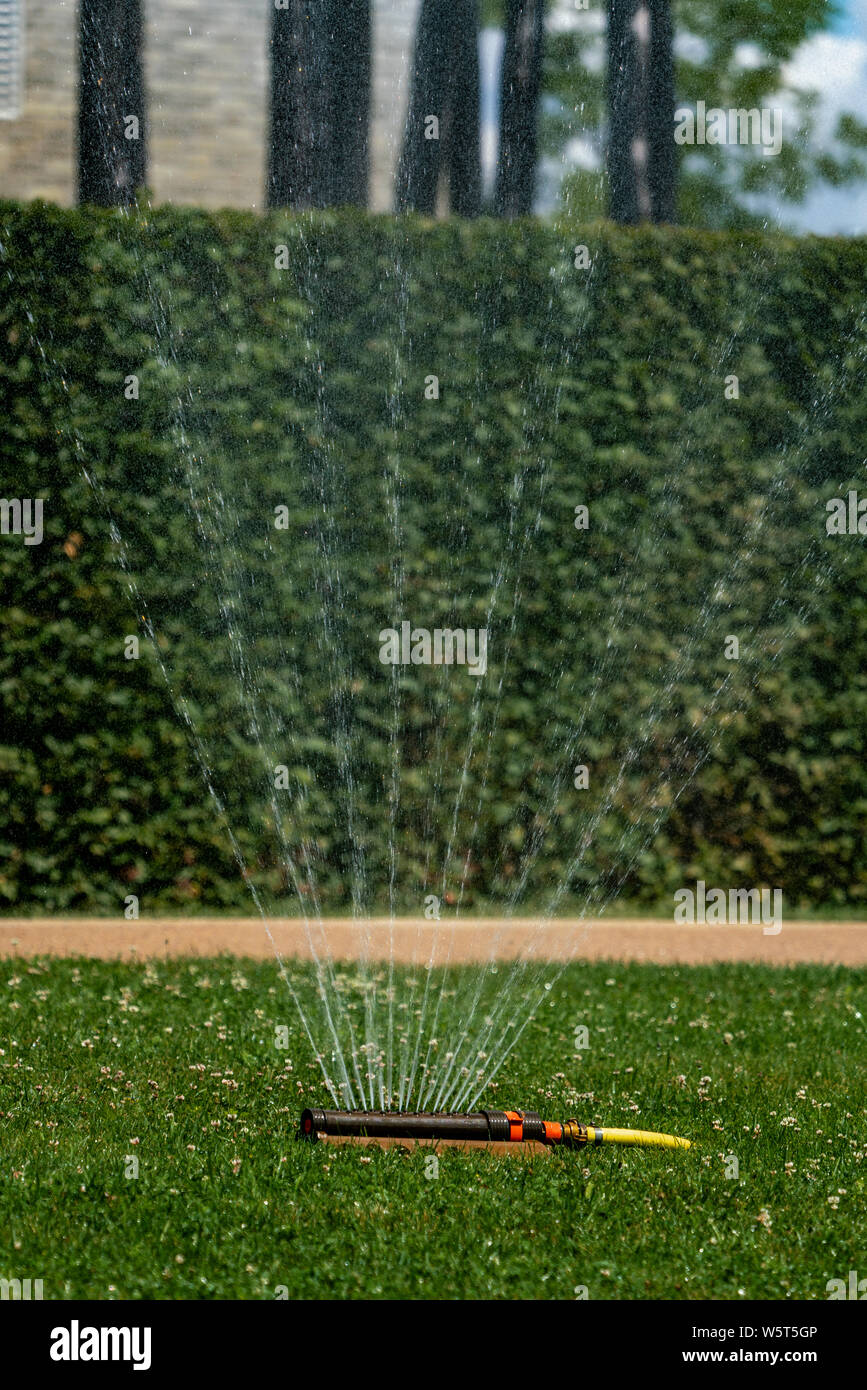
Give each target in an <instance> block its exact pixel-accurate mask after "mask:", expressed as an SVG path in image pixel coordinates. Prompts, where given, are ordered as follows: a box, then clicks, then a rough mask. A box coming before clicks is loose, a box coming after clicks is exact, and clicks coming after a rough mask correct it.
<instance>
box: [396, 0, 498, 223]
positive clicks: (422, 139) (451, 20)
mask: <svg viewBox="0 0 867 1390" xmlns="http://www.w3.org/2000/svg"><path fill="white" fill-rule="evenodd" d="M430 117H436V120H437V122H438V124H439V130H438V138H435V137H433V136H432V133H431V129H430V121H429V119H428V118H430ZM479 122H480V115H479V40H478V9H477V5H476V0H422V7H421V14H420V16H419V22H418V33H417V35H416V45H415V56H414V60H413V75H412V85H411V90H410V99H409V110H408V112H407V121H406V134H405V136H404V145H403V151H402V153H401V158H400V163H399V165H398V172H397V198H396V202H397V208H398V211H399V212H405V211H408V210H414V211H417V212H424V213H427V214H428V215H429V216H432V215H433V213H434V212H435V210H436V201H437V185H438V182H439V176H440V171H441V170H444V171H445V172H447V174H448V179H449V193H450V199H451V207H452V211H453V212H456V213H458V214H460V215H461V216H463V217H476V216H477V215H478V213H479V212H480V210H481V201H482V165H481V149H480V131H479Z"/></svg>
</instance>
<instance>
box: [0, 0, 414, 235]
mask: <svg viewBox="0 0 867 1390" xmlns="http://www.w3.org/2000/svg"><path fill="white" fill-rule="evenodd" d="M18 3H19V4H20V5H22V7H23V13H24V82H23V93H22V97H23V100H22V105H21V110H20V114H19V115H18V117H17V118H16V119H14V120H0V193H2V195H3V196H5V197H10V198H47V199H50V200H52V201H54V202H59V203H67V204H68V203H71V202H73V201H74V198H75V176H76V175H75V161H76V100H77V85H78V36H77V25H78V4H77V0H18ZM418 6H419V0H373V25H374V29H373V34H374V79H373V80H374V93H373V103H372V107H373V109H372V113H371V115H372V120H371V197H370V202H371V206H372V207H373V208H374V209H375V210H377V211H386V210H388V209H389V208H390V207H391V205H392V188H393V177H394V168H395V165H396V162H397V155H398V151H399V147H400V135H401V131H402V127H403V121H404V119H405V113H406V102H407V86H408V74H409V61H410V54H411V51H412V42H413V36H414V33H415V24H416V17H417V13H418ZM144 10H145V78H146V82H147V90H148V103H149V109H148V116H149V171H148V182H149V185H150V187H151V188H152V189H153V190H154V193H155V196H156V198H157V200H158V201H166V200H171V201H173V202H177V203H196V204H199V205H200V206H202V207H248V208H260V207H261V206H262V203H263V192H264V184H265V166H266V148H265V142H266V139H267V92H268V27H269V23H270V4H269V3H268V0H145V4H144Z"/></svg>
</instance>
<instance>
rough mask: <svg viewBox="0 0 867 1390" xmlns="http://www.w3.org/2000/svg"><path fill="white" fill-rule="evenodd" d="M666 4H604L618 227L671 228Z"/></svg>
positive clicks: (614, 0) (612, 201)
mask: <svg viewBox="0 0 867 1390" xmlns="http://www.w3.org/2000/svg"><path fill="white" fill-rule="evenodd" d="M672 42H673V31H672V22H671V5H670V0H609V10H608V109H609V138H608V187H609V211H610V214H611V216H612V218H613V219H614V220H615V222H626V223H634V222H640V221H642V220H645V221H653V222H673V221H674V215H675V194H676V163H675V148H674V57H673V52H672Z"/></svg>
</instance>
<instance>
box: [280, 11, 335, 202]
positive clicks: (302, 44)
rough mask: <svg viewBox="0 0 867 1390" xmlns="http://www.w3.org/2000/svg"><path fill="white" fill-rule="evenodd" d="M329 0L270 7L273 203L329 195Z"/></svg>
mask: <svg viewBox="0 0 867 1390" xmlns="http://www.w3.org/2000/svg"><path fill="white" fill-rule="evenodd" d="M328 9H329V5H328V0H288V4H287V6H286V8H285V9H276V8H274V9H272V12H271V124H270V132H269V140H268V197H267V202H268V206H269V207H272V208H273V207H290V208H317V207H324V206H325V205H326V203H327V201H328V146H329V140H328V129H329V115H330V112H329V101H328V87H327V82H326V73H327V70H328V56H327V49H328V19H329V15H328Z"/></svg>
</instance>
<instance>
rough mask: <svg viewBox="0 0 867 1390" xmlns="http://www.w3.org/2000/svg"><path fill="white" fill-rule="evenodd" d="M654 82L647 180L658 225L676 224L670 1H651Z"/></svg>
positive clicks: (649, 100) (650, 92)
mask: <svg viewBox="0 0 867 1390" xmlns="http://www.w3.org/2000/svg"><path fill="white" fill-rule="evenodd" d="M650 15H651V29H650V74H649V77H650V80H649V83H648V96H647V177H648V182H649V184H650V201H651V216H652V218H653V220H654V222H674V221H675V219H676V215H677V213H676V203H677V152H676V150H675V147H674V31H673V26H672V19H671V3H670V0H650Z"/></svg>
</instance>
